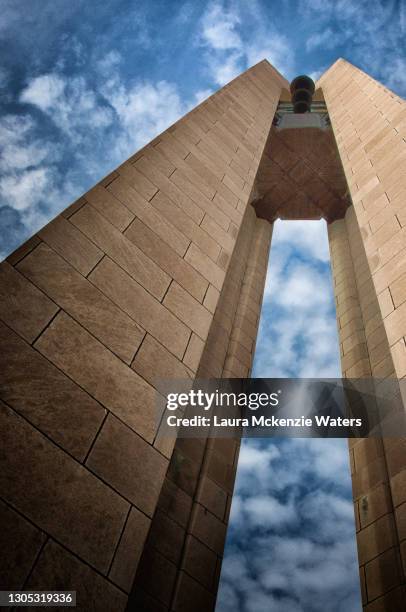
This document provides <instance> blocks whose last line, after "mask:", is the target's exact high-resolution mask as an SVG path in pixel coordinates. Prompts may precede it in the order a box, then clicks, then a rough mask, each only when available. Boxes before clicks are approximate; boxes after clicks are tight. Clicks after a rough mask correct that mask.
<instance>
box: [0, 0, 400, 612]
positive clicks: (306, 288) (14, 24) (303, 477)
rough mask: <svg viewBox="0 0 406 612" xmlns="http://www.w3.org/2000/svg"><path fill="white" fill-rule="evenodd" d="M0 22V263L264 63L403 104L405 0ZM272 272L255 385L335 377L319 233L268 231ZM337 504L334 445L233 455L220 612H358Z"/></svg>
mask: <svg viewBox="0 0 406 612" xmlns="http://www.w3.org/2000/svg"><path fill="white" fill-rule="evenodd" d="M0 11H1V15H2V19H1V22H0V58H1V59H0V99H1V114H0V230H1V231H0V259H2V258H3V257H5V256H6V255H7V254H8V253H9V252H11V251H12V250H13V249H14V248H16V247H17V246H19V245H20V244H21V243H22V242H23V241H24V240H25V239H27V238H28V237H29V236H30V235H32V234H33V233H34V232H35V230H37V229H38V228H40V227H42V226H43V225H44V224H45V223H47V222H48V221H49V220H50V219H51V218H53V217H54V216H55V215H56V214H57V213H58V212H60V211H61V210H62V209H63V208H65V207H66V206H67V205H68V204H69V203H70V202H71V201H73V200H74V199H76V198H77V197H79V196H80V195H81V194H82V193H83V192H84V191H85V190H87V189H88V188H89V187H90V186H91V185H93V184H94V183H95V182H96V181H97V180H99V179H100V178H101V177H103V176H104V175H105V174H107V173H108V172H109V171H110V170H111V169H113V168H114V167H115V166H116V165H118V164H119V163H121V162H122V161H123V160H124V159H126V158H127V157H128V156H129V155H131V154H132V153H134V152H135V151H136V150H137V149H138V148H140V147H141V146H142V145H143V144H145V143H146V142H148V141H149V140H150V139H151V138H153V137H154V136H155V135H157V134H158V133H159V132H161V131H162V130H163V129H165V128H166V127H168V125H170V124H171V123H172V122H174V121H175V120H176V119H177V118H178V117H180V116H181V115H183V114H184V113H185V112H186V111H187V110H189V109H190V108H191V107H193V106H194V105H195V104H196V103H197V102H199V101H201V100H202V99H204V98H205V97H207V96H208V95H210V93H212V92H214V91H215V90H216V89H218V88H219V87H220V86H222V85H223V84H225V83H226V82H228V81H229V80H230V79H231V78H233V77H234V76H236V75H237V74H238V73H240V72H241V71H242V70H245V69H246V68H248V67H249V66H250V65H252V64H254V63H256V62H257V61H259V60H261V59H263V58H267V59H268V60H269V61H270V62H271V63H273V64H274V65H275V66H276V68H278V70H279V71H280V72H282V73H283V74H284V75H285V76H286V77H287V78H288V79H291V78H293V77H294V76H295V75H297V74H299V73H303V72H304V73H308V74H310V75H311V76H313V78H317V76H318V75H319V74H320V73H322V72H323V71H324V70H325V69H326V68H327V67H328V66H330V65H331V64H332V63H333V62H334V61H335V60H336V59H337V57H340V56H341V57H344V58H346V59H348V60H349V61H351V62H352V63H354V64H355V65H357V66H359V67H360V68H362V69H363V70H365V71H367V72H369V73H370V74H371V75H372V76H373V77H375V78H377V79H378V80H380V81H381V82H383V83H384V84H386V85H387V86H389V87H390V88H392V89H393V90H394V91H395V92H396V93H398V94H400V95H403V96H404V95H405V94H406V52H405V40H406V2H405V0H382V1H379V0H357V1H350V0H300V1H296V0H278V1H268V2H264V1H262V2H261V1H259V0H247V1H246V2H243V1H232V2H221V1H215V2H199V1H193V2H170V1H169V0H161V1H151V0H150V1H149V2H143V1H142V0H141V1H137V2H135V1H130V0H92V1H91V2H89V1H88V0H30V1H29V2H28V1H27V0H0ZM271 263H272V268H271V271H270V272H269V274H268V278H267V286H266V292H265V300H264V306H263V313H262V320H261V327H260V334H259V338H258V345H257V355H256V364H255V374H256V375H258V376H269V377H270V376H275V377H276V376H303V377H305V376H337V375H338V373H339V358H338V350H337V337H336V328H335V316H334V306H333V301H332V290H331V276H330V270H329V263H328V248H327V240H326V230H325V225H324V223H323V222H307V223H305V224H297V223H295V222H285V223H280V222H278V224H276V228H275V232H274V241H273V248H272V253H271ZM350 496H351V494H350V481H349V474H348V460H347V450H346V446H345V444H344V443H343V442H342V441H332V440H329V441H323V440H322V441H319V440H316V441H301V440H286V441H283V440H281V441H276V442H273V443H270V442H267V443H265V442H263V441H262V442H261V441H258V440H256V441H252V440H251V441H245V442H244V444H243V449H242V453H241V462H240V468H239V472H238V479H237V488H236V496H235V501H234V504H233V511H232V521H231V526H230V531H229V537H228V542H227V549H226V557H225V563H224V567H223V574H222V582H221V590H220V601H219V606H218V610H219V612H228V611H229V610H233V612H263V611H265V610H266V611H267V612H302V611H304V610H305V611H306V612H321V611H323V612H324V611H325V610H329V612H344V611H345V612H355V611H356V610H358V609H359V593H358V577H357V573H356V558H355V544H354V533H353V530H354V526H353V516H352V506H351V501H350ZM315 515H317V522H316V521H315V518H314V516H315ZM237 587H238V588H237ZM332 602H333V603H332ZM334 606H335V607H334Z"/></svg>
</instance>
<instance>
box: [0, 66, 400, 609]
mask: <svg viewBox="0 0 406 612" xmlns="http://www.w3.org/2000/svg"><path fill="white" fill-rule="evenodd" d="M288 89H289V84H288V83H287V81H286V80H285V79H284V78H283V77H282V76H281V75H280V74H279V73H278V72H277V71H276V70H275V69H274V68H273V67H272V66H271V65H270V64H269V63H268V62H267V61H262V62H260V63H259V64H257V65H256V66H254V67H253V68H251V69H249V70H248V71H247V72H245V73H244V74H242V75H240V76H239V77H238V78H236V79H235V80H234V81H232V82H231V83H230V84H228V85H226V86H225V87H223V88H222V89H221V90H220V91H218V92H217V93H215V94H214V95H212V96H211V97H210V98H208V99H207V100H206V101H205V102H203V103H202V104H200V105H199V106H198V107H196V108H195V109H194V110H193V111H191V112H190V113H188V114H187V115H186V116H185V117H183V118H182V119H180V120H179V121H178V122H177V123H175V124H174V125H173V126H171V127H170V128H169V129H168V130H166V131H165V132H164V133H162V134H161V135H159V136H158V137H157V138H155V139H154V140H153V141H152V142H151V143H149V144H148V145H147V146H146V147H144V148H143V149H142V150H141V151H139V152H138V153H136V154H135V155H134V156H133V157H131V158H130V159H129V160H127V161H126V162H125V163H123V164H122V165H121V166H120V167H118V168H117V169H116V170H115V171H114V172H112V173H111V174H110V175H109V176H107V177H106V178H105V179H103V180H102V181H101V182H100V183H99V184H98V185H96V186H95V187H94V188H93V189H91V190H90V191H89V192H87V193H86V194H84V195H83V197H81V198H80V199H79V200H78V201H77V202H75V203H74V204H72V205H71V206H70V207H69V208H67V209H66V210H65V211H63V212H62V214H61V215H60V216H58V217H56V218H55V219H54V220H53V221H51V223H49V225H47V226H46V227H44V228H43V229H42V230H40V231H39V232H38V233H37V234H36V235H35V236H33V237H32V238H31V239H30V240H29V241H28V242H26V243H25V244H24V245H22V246H21V247H20V248H19V249H18V250H17V251H16V252H14V253H13V254H12V255H10V257H9V258H8V259H7V261H5V262H3V263H2V264H1V266H0V274H1V282H0V291H1V302H0V319H1V320H0V329H1V351H0V360H1V364H0V376H1V402H0V403H1V417H0V418H1V432H2V433H1V435H2V447H1V449H2V450H1V464H0V481H1V482H0V496H1V500H0V507H1V525H2V530H1V538H2V553H3V554H2V557H3V558H2V561H1V570H2V571H1V572H0V573H1V576H2V578H1V581H2V582H1V585H0V586H1V588H2V589H16V590H18V589H41V590H52V589H59V590H69V589H72V590H76V591H77V601H78V608H77V609H79V610H83V611H87V612H88V611H91V610H100V611H103V612H105V611H112V612H120V611H123V610H126V609H127V610H129V611H132V610H135V611H137V612H138V611H145V612H147V611H150V612H169V611H171V612H191V611H194V612H209V611H210V610H213V608H214V605H215V597H216V591H217V586H218V579H219V572H220V566H221V559H222V554H223V546H224V538H225V533H226V527H227V521H228V516H229V510H230V504H231V499H232V494H233V484H234V476H235V471H236V465H237V460H238V446H239V445H238V441H235V440H232V439H228V440H220V439H217V440H208V441H206V442H205V441H203V440H200V441H199V440H198V441H196V440H178V441H176V443H174V442H173V441H170V440H168V438H166V437H165V435H164V432H162V431H161V430H160V428H158V429H157V428H156V426H155V419H154V402H155V395H156V392H157V391H158V392H159V391H160V389H159V384H158V383H157V382H156V380H157V378H159V377H169V378H185V377H190V378H191V379H193V378H194V377H196V376H201V377H221V376H223V377H247V376H249V375H250V370H251V364H252V358H253V354H254V349H255V339H256V333H257V327H258V319H259V314H260V308H261V301H262V293H263V288H264V282H265V275H266V270H267V262H268V253H269V248H270V242H271V236H272V223H273V221H274V219H276V218H279V217H280V218H285V219H293V218H294V219H315V218H320V217H323V218H325V219H326V220H327V221H328V233H329V240H330V249H331V262H332V269H333V276H334V287H335V297H336V305H337V324H338V329H339V337H340V347H341V355H342V371H343V376H345V377H362V376H371V375H372V376H375V377H378V378H386V377H397V378H404V377H405V376H406V345H405V335H406V208H405V196H406V174H405V169H406V142H405V137H406V105H405V102H404V101H403V100H401V99H400V98H399V97H397V96H396V95H395V94H393V93H392V92H391V91H389V90H388V89H386V88H385V87H383V86H382V85H381V84H379V83H377V82H376V81H374V80H373V79H372V78H371V77H369V76H368V75H367V74H365V73H363V72H362V71H360V70H359V69H357V68H355V67H354V66H352V65H351V64H349V63H348V62H346V61H344V60H342V59H340V60H338V61H337V62H336V63H335V64H334V65H333V66H331V67H330V68H329V69H328V70H327V71H326V72H325V73H324V74H323V76H322V77H321V78H320V80H319V81H318V83H317V84H316V93H315V97H314V105H315V106H314V108H315V110H316V111H317V112H315V113H314V114H312V113H309V114H308V119H307V121H308V124H307V125H306V126H303V124H298V125H296V126H295V125H293V124H292V123H290V126H285V127H286V129H283V127H284V126H283V123H284V122H285V121H286V118H284V114H286V109H287V108H288V106H289V100H290V96H289V93H288ZM316 115H317V117H318V119H317V120H316ZM287 121H288V123H289V120H287ZM290 121H292V120H290ZM350 456H351V465H352V478H353V490H354V508H355V516H356V522H357V541H358V551H359V564H360V577H361V585H362V592H363V604H364V607H365V610H366V611H368V612H380V611H392V610H393V611H395V610H396V611H398V610H401V609H404V608H405V605H406V603H405V602H406V597H405V586H404V585H405V571H406V442H405V440H403V439H391V440H366V439H365V440H364V439H359V440H352V441H351V444H350Z"/></svg>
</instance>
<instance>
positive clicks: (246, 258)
mask: <svg viewBox="0 0 406 612" xmlns="http://www.w3.org/2000/svg"><path fill="white" fill-rule="evenodd" d="M271 235H272V225H271V224H269V223H268V222H267V221H264V220H262V219H257V218H256V216H255V212H254V208H253V207H251V206H250V207H249V208H248V209H247V211H246V214H245V216H244V224H243V228H242V231H241V232H240V234H239V236H238V238H237V243H236V246H235V249H234V252H233V255H232V257H231V262H230V266H229V271H228V274H227V279H226V281H225V286H224V289H223V292H222V294H221V295H220V297H219V301H218V306H217V309H216V311H215V314H214V319H213V323H212V326H211V329H210V332H209V336H208V339H207V342H206V345H205V348H204V351H203V355H202V358H201V365H200V367H199V369H198V373H197V377H198V378H208V377H216V378H220V377H224V378H234V377H237V378H245V377H247V376H248V374H249V372H250V370H251V366H252V360H253V357H254V351H255V340H256V335H257V327H258V322H259V316H260V310H261V305H262V295H263V291H264V285H265V279H266V273H267V264H268V257H269V248H270V241H271ZM239 446H240V440H239V439H238V438H224V439H221V438H213V439H197V440H196V439H190V438H188V439H182V438H179V439H178V440H177V441H176V443H175V447H174V450H173V453H172V456H171V459H170V462H169V468H168V471H167V474H166V478H165V482H164V485H163V487H162V490H161V494H160V497H159V500H158V505H157V512H156V513H155V515H154V517H153V520H152V525H151V529H150V531H149V536H148V539H147V542H146V545H145V547H144V550H143V554H142V557H141V561H140V564H139V568H138V572H137V575H136V578H135V582H134V586H133V590H132V593H131V596H130V600H129V604H128V612H131V611H132V610H134V611H138V610H154V612H168V611H169V610H171V611H172V610H173V611H174V612H182V611H184V612H186V611H187V612H189V611H190V612H191V611H193V612H210V611H212V610H214V606H215V602H216V595H217V589H218V582H219V578H220V569H221V563H222V558H223V549H224V543H225V536H226V529H227V524H228V519H229V514H230V508H231V501H232V496H233V489H234V481H235V476H236V470H237V462H238V455H239Z"/></svg>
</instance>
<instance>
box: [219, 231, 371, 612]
mask: <svg viewBox="0 0 406 612" xmlns="http://www.w3.org/2000/svg"><path fill="white" fill-rule="evenodd" d="M253 376H256V377H261V378H262V377H264V378H271V377H274V378H289V377H291V378H295V377H297V378H313V377H314V378H338V377H340V356H339V350H338V337H337V326H336V319H335V308H334V301H333V289H332V276H331V269H330V261H329V249H328V240H327V226H326V223H325V221H306V222H305V223H303V222H300V221H276V222H275V225H274V231H273V236H272V246H271V253H270V261H269V265H268V272H267V278H266V285H265V294H264V301H263V305H262V311H261V319H260V327H259V332H258V339H257V350H256V353H255V360H254V367H253ZM326 610H328V611H329V612H360V611H361V610H362V606H361V601H360V589H359V578H358V562H357V552H356V543H355V525H354V511H353V504H352V496H351V478H350V469H349V462H348V447H347V441H346V440H342V439H341V440H339V439H337V440H334V439H299V438H286V439H283V438H279V439H278V438H269V439H259V440H258V439H253V438H249V439H245V440H243V441H242V445H241V451H240V458H239V463H238V470H237V479H236V485H235V491H234V497H233V502H232V506H231V516H230V523H229V529H228V533H227V542H226V548H225V554H224V561H223V567H222V573H221V581H220V589H219V596H218V603H217V608H216V612H325V611H326Z"/></svg>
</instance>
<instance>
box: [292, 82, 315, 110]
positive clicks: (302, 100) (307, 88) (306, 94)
mask: <svg viewBox="0 0 406 612" xmlns="http://www.w3.org/2000/svg"><path fill="white" fill-rule="evenodd" d="M314 90H315V84H314V81H313V79H311V78H310V77H308V76H306V75H304V74H302V75H300V76H297V77H296V78H295V79H293V81H292V82H291V84H290V93H291V95H292V104H293V111H294V112H295V113H308V112H310V107H311V104H312V99H313V94H314Z"/></svg>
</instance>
